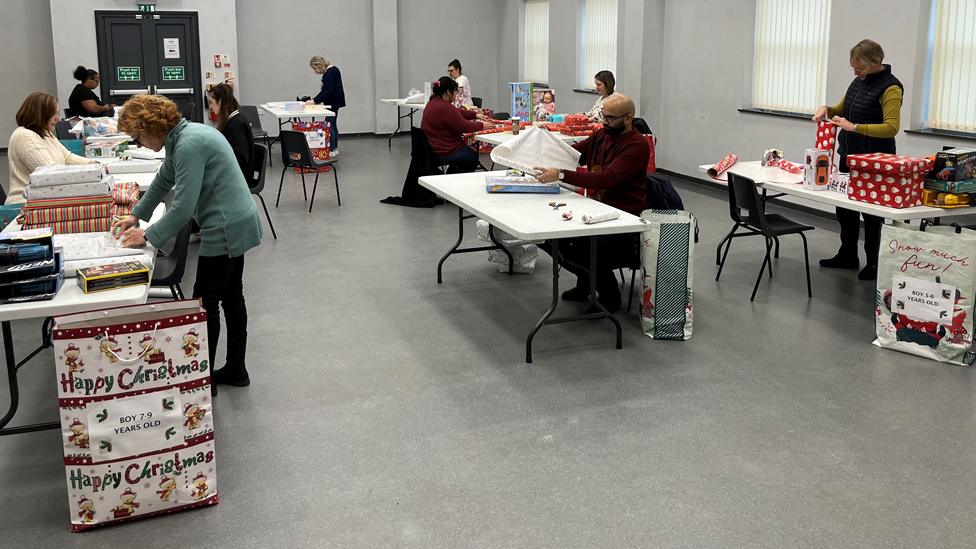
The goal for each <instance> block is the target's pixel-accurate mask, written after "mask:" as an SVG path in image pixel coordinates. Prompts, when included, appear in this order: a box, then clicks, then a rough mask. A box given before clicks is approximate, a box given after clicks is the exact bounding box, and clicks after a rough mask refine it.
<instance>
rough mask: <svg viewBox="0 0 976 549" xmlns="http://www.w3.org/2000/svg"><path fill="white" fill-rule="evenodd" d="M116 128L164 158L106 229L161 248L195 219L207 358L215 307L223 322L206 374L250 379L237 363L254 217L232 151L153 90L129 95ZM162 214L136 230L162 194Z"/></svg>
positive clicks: (243, 337)
mask: <svg viewBox="0 0 976 549" xmlns="http://www.w3.org/2000/svg"><path fill="white" fill-rule="evenodd" d="M119 130H121V131H123V132H125V133H127V134H129V135H130V136H131V137H132V139H134V140H135V141H137V142H139V143H140V144H142V145H143V146H145V147H149V148H150V149H153V150H154V151H159V150H161V149H163V148H164V147H165V148H166V159H165V160H164V161H163V165H162V166H161V167H160V169H159V173H157V174H156V177H155V178H154V179H153V182H152V185H150V187H149V190H148V191H146V194H145V195H144V196H143V197H142V199H140V200H139V204H138V205H137V206H136V207H135V208H134V209H133V210H132V215H129V216H127V217H124V218H122V219H119V220H118V221H116V222H115V223H113V225H112V231H113V233H114V234H116V235H118V236H119V237H120V238H121V239H122V244H123V245H124V246H128V247H140V246H145V244H146V242H147V241H148V242H149V243H151V244H152V245H153V246H155V247H156V248H159V247H161V246H163V245H164V244H165V243H166V242H167V241H169V240H170V239H171V238H173V237H174V236H175V235H176V233H178V232H179V231H180V229H182V228H183V227H185V226H186V224H187V223H189V222H190V220H191V219H192V220H195V221H196V222H197V223H198V224H199V225H200V257H199V258H198V259H197V278H196V283H195V284H194V285H193V297H197V298H200V299H201V300H202V301H203V307H204V308H205V309H206V310H207V332H208V336H209V341H208V343H209V350H210V361H211V364H212V363H213V362H215V361H214V357H215V355H216V352H217V340H218V338H219V337H220V305H221V304H223V308H224V320H225V321H226V324H227V362H226V363H225V366H224V367H223V368H221V369H219V370H215V371H214V372H213V380H214V383H225V384H228V385H235V386H238V387H244V386H246V385H248V384H250V378H249V377H248V374H247V368H246V367H245V363H244V352H245V349H246V347H247V308H246V307H245V305H244V286H243V277H244V252H246V251H248V250H250V249H251V248H254V247H255V246H257V245H258V244H260V243H261V220H260V218H259V217H258V211H257V208H256V207H255V206H254V200H252V199H251V191H250V190H249V189H248V187H247V183H246V182H245V180H244V174H243V173H241V168H240V166H239V165H238V164H237V159H236V158H235V156H234V151H233V150H232V149H231V147H230V144H228V142H227V140H226V139H224V136H223V135H222V134H221V133H220V132H219V131H217V130H216V129H214V128H211V127H209V126H204V125H203V124H197V123H195V122H189V121H187V120H185V119H183V117H182V116H181V115H180V110H179V109H178V108H177V106H176V103H173V102H172V101H171V100H169V99H167V98H165V97H162V96H159V95H137V96H135V97H133V98H132V99H129V100H128V101H127V102H126V103H125V108H124V109H122V114H121V115H120V116H119ZM171 191H172V193H173V198H172V201H171V202H170V204H169V208H167V210H166V214H165V215H163V217H162V218H160V219H159V221H157V222H156V223H153V224H152V226H150V227H149V228H148V229H146V230H145V231H143V230H142V229H140V228H139V220H140V219H149V218H150V216H151V215H152V213H153V210H155V209H156V206H157V205H158V204H159V203H160V201H162V200H163V198H164V197H166V196H167V195H168V194H169V193H170V192H171Z"/></svg>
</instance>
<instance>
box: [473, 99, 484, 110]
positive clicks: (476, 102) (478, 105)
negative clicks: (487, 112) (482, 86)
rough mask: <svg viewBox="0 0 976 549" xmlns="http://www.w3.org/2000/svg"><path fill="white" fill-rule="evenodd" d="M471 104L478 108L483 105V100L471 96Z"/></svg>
mask: <svg viewBox="0 0 976 549" xmlns="http://www.w3.org/2000/svg"><path fill="white" fill-rule="evenodd" d="M471 104H472V105H474V106H475V107H478V108H479V109H480V108H481V106H482V105H484V101H483V100H482V99H481V98H480V97H472V98H471Z"/></svg>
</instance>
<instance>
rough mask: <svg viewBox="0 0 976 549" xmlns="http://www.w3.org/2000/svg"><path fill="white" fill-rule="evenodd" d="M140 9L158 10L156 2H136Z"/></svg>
mask: <svg viewBox="0 0 976 549" xmlns="http://www.w3.org/2000/svg"><path fill="white" fill-rule="evenodd" d="M136 6H137V7H138V8H139V11H156V4H136Z"/></svg>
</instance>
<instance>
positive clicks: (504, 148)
mask: <svg viewBox="0 0 976 549" xmlns="http://www.w3.org/2000/svg"><path fill="white" fill-rule="evenodd" d="M579 158H580V153H579V151H577V150H576V149H574V148H572V147H570V146H569V145H568V144H566V143H564V142H562V141H561V140H559V139H558V138H557V137H556V136H554V135H552V134H551V133H549V131H548V130H545V129H542V128H537V127H534V126H533V127H530V128H527V129H525V130H522V131H521V132H519V134H518V135H516V136H515V137H514V138H512V139H511V140H510V141H508V142H506V143H504V144H502V145H498V146H496V147H495V148H494V149H492V151H491V160H492V161H493V162H494V163H496V164H501V165H502V166H508V167H509V168H515V169H516V170H521V171H523V172H525V173H528V174H535V173H536V170H535V168H536V167H544V168H559V169H561V170H576V168H577V167H579Z"/></svg>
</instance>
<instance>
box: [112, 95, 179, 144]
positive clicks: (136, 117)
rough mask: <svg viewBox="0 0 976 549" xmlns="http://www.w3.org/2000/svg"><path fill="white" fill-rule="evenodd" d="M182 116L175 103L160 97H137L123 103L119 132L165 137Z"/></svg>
mask: <svg viewBox="0 0 976 549" xmlns="http://www.w3.org/2000/svg"><path fill="white" fill-rule="evenodd" d="M182 118H183V115H182V114H180V109H179V108H178V107H177V106H176V103H174V102H173V101H171V100H170V99H167V98H165V97H163V96H162V95H137V96H135V97H133V98H132V99H129V100H128V101H126V102H125V108H123V109H122V114H120V115H119V130H121V131H123V132H125V133H127V134H129V135H131V136H133V137H141V136H142V135H144V134H147V133H148V134H150V135H155V136H165V135H166V134H168V133H169V132H170V130H172V129H173V128H175V127H176V125H177V124H179V123H180V119H182Z"/></svg>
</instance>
